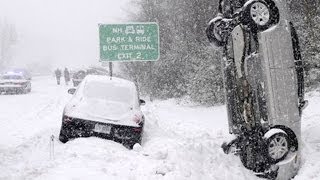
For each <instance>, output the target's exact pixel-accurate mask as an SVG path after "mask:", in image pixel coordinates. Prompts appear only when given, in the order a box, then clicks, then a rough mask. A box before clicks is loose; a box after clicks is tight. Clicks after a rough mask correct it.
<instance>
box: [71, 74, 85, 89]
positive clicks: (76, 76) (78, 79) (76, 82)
mask: <svg viewBox="0 0 320 180" xmlns="http://www.w3.org/2000/svg"><path fill="white" fill-rule="evenodd" d="M86 75H87V73H86V71H83V70H80V71H77V72H76V73H74V74H73V76H72V83H73V86H74V87H76V86H78V85H79V84H80V83H81V81H82V80H83V79H84V78H85V77H86Z"/></svg>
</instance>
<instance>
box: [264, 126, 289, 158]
mask: <svg viewBox="0 0 320 180" xmlns="http://www.w3.org/2000/svg"><path fill="white" fill-rule="evenodd" d="M266 145H267V149H268V151H267V156H268V158H269V160H270V161H271V162H273V163H277V162H279V161H281V160H283V159H284V158H285V157H286V156H287V154H288V153H289V149H290V143H289V138H288V135H287V134H286V133H283V132H278V133H276V134H274V135H272V136H271V137H269V138H268V139H267V144H266Z"/></svg>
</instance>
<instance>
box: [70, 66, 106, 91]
mask: <svg viewBox="0 0 320 180" xmlns="http://www.w3.org/2000/svg"><path fill="white" fill-rule="evenodd" d="M89 74H91V75H107V74H108V71H107V70H105V69H104V68H102V67H89V68H87V69H82V70H78V71H76V72H75V73H73V75H72V83H73V86H74V87H76V86H78V85H79V84H80V83H81V81H82V80H83V79H84V78H85V77H86V76H87V75H89Z"/></svg>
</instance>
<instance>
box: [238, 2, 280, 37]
mask: <svg viewBox="0 0 320 180" xmlns="http://www.w3.org/2000/svg"><path fill="white" fill-rule="evenodd" d="M279 16H280V15H279V9H278V8H277V7H276V5H275V3H274V2H273V0H253V1H252V2H250V3H249V4H247V5H246V6H245V7H244V14H243V18H242V22H243V24H245V25H247V24H248V25H250V27H251V28H252V29H253V30H256V31H263V30H266V29H268V28H269V27H270V26H272V25H274V24H276V23H278V22H279Z"/></svg>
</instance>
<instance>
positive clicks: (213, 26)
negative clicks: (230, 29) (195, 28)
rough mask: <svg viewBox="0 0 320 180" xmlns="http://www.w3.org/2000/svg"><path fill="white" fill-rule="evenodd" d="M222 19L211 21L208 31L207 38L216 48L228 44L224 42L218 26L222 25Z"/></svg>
mask: <svg viewBox="0 0 320 180" xmlns="http://www.w3.org/2000/svg"><path fill="white" fill-rule="evenodd" d="M221 21H222V18H220V17H217V18H215V19H213V20H212V21H210V23H209V26H208V27H207V29H206V34H207V37H208V39H209V41H210V43H212V44H214V45H215V46H218V47H221V46H224V45H225V44H226V42H224V41H223V37H222V36H221V34H220V33H219V32H218V28H217V26H218V24H219V23H221Z"/></svg>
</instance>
